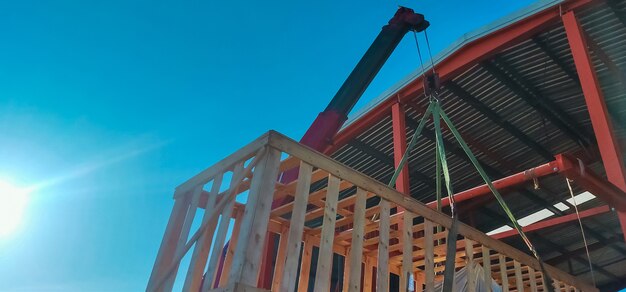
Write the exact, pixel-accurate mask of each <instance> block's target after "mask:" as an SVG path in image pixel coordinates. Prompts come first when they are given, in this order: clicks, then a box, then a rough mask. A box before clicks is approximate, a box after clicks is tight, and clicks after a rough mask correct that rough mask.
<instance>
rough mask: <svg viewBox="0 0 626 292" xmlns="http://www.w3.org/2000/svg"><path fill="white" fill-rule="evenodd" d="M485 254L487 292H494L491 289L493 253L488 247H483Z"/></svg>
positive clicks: (484, 267)
mask: <svg viewBox="0 0 626 292" xmlns="http://www.w3.org/2000/svg"><path fill="white" fill-rule="evenodd" d="M482 252H483V272H484V274H483V277H484V278H485V289H486V290H487V292H491V291H492V287H491V253H490V252H489V248H487V247H486V246H484V245H483V246H482Z"/></svg>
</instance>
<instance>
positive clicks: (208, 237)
mask: <svg viewBox="0 0 626 292" xmlns="http://www.w3.org/2000/svg"><path fill="white" fill-rule="evenodd" d="M222 177H223V174H220V175H218V176H216V177H215V179H213V185H212V186H211V192H210V193H209V197H208V198H207V203H206V205H205V206H204V216H203V217H202V222H203V224H205V223H206V222H207V221H208V220H209V219H210V218H209V217H210V215H211V210H213V208H214V207H215V201H216V200H217V194H218V193H219V191H220V187H221V186H222ZM214 222H217V220H214ZM215 225H216V224H214V223H209V224H208V225H207V230H206V231H205V232H204V234H203V235H202V236H201V237H200V239H198V242H196V246H195V247H194V250H193V254H192V256H191V262H190V263H189V269H188V270H187V277H186V278H185V284H184V286H183V290H185V291H199V290H200V284H201V283H202V274H203V273H204V267H205V266H206V263H207V260H208V256H209V251H210V250H211V244H212V241H213V233H214V231H215Z"/></svg>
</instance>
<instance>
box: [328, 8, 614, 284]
mask: <svg viewBox="0 0 626 292" xmlns="http://www.w3.org/2000/svg"><path fill="white" fill-rule="evenodd" d="M559 3H562V1H540V2H538V3H536V4H534V5H533V6H531V7H529V8H527V9H525V10H523V11H520V12H518V13H516V14H514V15H512V16H509V17H505V18H503V19H502V20H500V21H498V22H496V23H494V24H492V25H489V26H486V27H485V28H482V29H479V30H477V31H475V32H473V33H470V34H466V35H465V36H464V37H463V38H462V39H460V40H459V41H457V42H456V43H454V44H453V45H451V46H450V47H449V48H448V49H447V50H445V51H444V52H442V53H441V54H439V56H438V57H437V58H436V61H437V62H439V61H441V60H444V59H445V58H446V57H448V56H450V55H451V54H452V53H454V52H455V51H456V50H458V49H459V48H461V47H462V46H463V45H465V44H467V43H468V42H470V41H472V40H477V39H479V38H480V37H481V36H484V35H486V34H489V33H490V32H493V31H494V30H497V29H499V28H501V27H502V26H506V25H509V24H511V23H512V22H514V21H516V20H519V19H522V18H524V17H528V16H529V15H532V14H533V13H536V12H538V11H542V10H544V9H546V8H547V7H552V6H554V5H558V4H559ZM614 3H615V6H614V7H617V9H620V10H621V11H626V1H614ZM577 15H578V18H579V21H580V23H581V26H582V27H583V29H584V30H585V31H586V32H587V33H588V35H589V37H590V38H591V39H593V40H594V41H595V42H596V43H597V45H598V46H599V47H600V48H601V49H602V50H603V51H604V52H605V53H606V54H607V55H608V56H609V57H610V59H611V60H612V61H613V62H614V63H615V64H616V65H617V66H618V68H620V69H621V70H623V71H625V72H626V70H625V68H626V49H625V48H626V23H624V22H622V21H620V19H619V18H618V17H617V16H616V14H615V12H614V10H613V8H612V7H610V5H608V4H607V3H599V4H597V5H592V6H590V7H589V8H586V9H584V10H582V11H577ZM592 58H593V60H594V64H595V66H596V68H597V72H598V76H599V79H600V82H601V85H602V89H603V93H604V95H605V99H606V102H607V104H608V106H609V109H610V113H611V114H612V116H613V117H614V118H615V119H616V121H626V119H625V117H626V90H625V89H624V88H626V87H625V86H626V85H624V84H620V83H619V80H618V79H616V78H615V76H614V74H613V72H611V71H610V70H609V68H608V66H607V65H606V64H604V62H603V61H602V60H601V58H599V57H598V53H597V52H592ZM420 73H421V72H419V71H416V72H414V73H413V74H411V75H409V76H407V77H406V78H405V79H403V80H402V81H400V82H399V83H398V84H396V85H395V86H394V87H392V88H390V89H389V90H387V91H385V92H384V93H383V94H381V95H380V96H379V98H377V99H375V100H373V101H372V102H371V103H370V104H369V105H368V106H366V107H365V108H364V109H362V110H361V111H360V112H358V113H357V114H355V115H354V116H353V117H352V118H351V119H350V120H349V122H348V123H347V124H346V125H349V124H350V123H352V122H354V121H355V120H356V119H358V118H359V117H362V116H363V115H366V114H367V113H368V111H369V110H371V109H372V108H373V107H374V106H376V105H377V104H378V103H380V102H382V101H384V100H386V99H387V98H388V97H389V96H391V95H392V94H393V93H395V92H397V91H398V90H399V89H400V88H402V87H403V86H404V85H406V84H408V83H409V82H410V81H412V80H414V79H416V78H417V76H419V75H420ZM452 82H453V83H454V84H455V86H453V85H452V84H451V83H447V84H446V83H444V86H443V90H442V92H441V95H440V96H441V97H442V98H443V100H444V105H443V106H444V109H445V111H446V113H447V114H448V115H449V116H450V118H451V119H452V121H453V122H454V123H455V124H456V126H457V127H458V128H459V131H460V132H461V133H463V135H464V137H465V138H466V139H467V140H468V141H469V144H470V147H471V148H472V150H473V151H474V153H475V154H476V156H477V157H478V159H479V160H480V161H481V163H482V164H483V165H484V166H485V168H486V169H487V171H488V172H489V174H490V175H491V176H492V178H494V179H497V178H500V177H503V176H506V175H510V174H513V173H515V172H518V171H522V170H525V169H528V168H530V167H534V166H537V165H540V164H542V163H545V162H547V161H548V160H551V157H550V154H558V153H593V151H594V150H593V146H584V145H585V141H581V139H578V138H577V136H578V137H582V139H583V140H586V139H588V140H589V142H591V144H593V143H595V141H594V140H595V138H594V137H593V129H592V127H591V122H590V119H589V115H588V113H587V108H586V105H585V100H584V97H583V95H582V92H581V89H580V85H579V82H578V78H577V75H576V68H575V65H574V61H573V59H572V55H571V52H570V50H569V45H568V42H567V39H566V36H565V31H564V28H563V26H562V24H560V23H555V24H554V26H553V27H551V28H550V29H548V30H545V31H543V32H541V33H539V34H538V35H535V36H532V37H531V38H529V39H527V40H524V41H522V42H521V43H519V44H517V45H515V46H514V47H511V48H508V49H506V50H504V51H501V52H499V53H498V54H496V56H495V57H494V58H492V59H491V60H488V61H485V62H482V63H480V64H474V66H473V67H471V68H470V69H468V70H467V71H466V72H464V73H462V74H460V75H458V76H456V77H455V78H453V79H452ZM459 88H460V89H461V90H462V91H463V92H465V93H467V94H468V95H469V96H470V97H469V99H468V98H461V97H460V95H459V92H458V90H459ZM468 100H474V101H477V102H479V103H480V104H482V105H484V107H482V108H479V107H477V106H476V105H475V104H476V103H475V102H473V103H470V102H468ZM533 103H535V104H533ZM427 104H428V100H427V98H425V97H424V96H418V97H417V98H416V99H414V100H413V101H411V102H410V103H409V104H406V105H405V106H406V119H407V136H408V138H410V137H411V136H412V134H413V130H414V129H415V128H416V125H417V123H418V122H419V119H420V118H421V116H422V112H423V109H424V108H425V107H426V106H427ZM472 104H474V105H472ZM537 104H539V105H537ZM546 106H548V107H550V106H551V107H553V108H554V109H556V110H557V111H559V112H560V113H561V114H562V115H563V116H566V117H565V118H562V119H559V120H560V121H563V120H566V122H565V124H566V125H567V126H568V128H570V129H573V131H572V132H570V133H567V132H566V131H564V129H563V128H562V125H561V126H560V125H558V124H555V123H556V122H558V121H557V120H556V119H555V118H554V116H550V113H553V112H552V111H546V110H545V109H546ZM485 108H487V111H489V112H490V113H489V114H486V112H485V111H486V110H485ZM542 110H543V112H542ZM546 112H547V114H546ZM489 115H491V117H490V116H489ZM494 117H495V118H494ZM498 117H499V118H500V119H501V120H498V119H497V118H498ZM559 117H561V116H559ZM503 123H506V124H507V126H503ZM391 124H392V122H391V117H390V116H386V117H384V118H383V119H381V120H380V121H378V122H377V123H376V124H374V125H373V126H371V127H369V128H368V129H367V130H365V131H363V132H362V133H360V134H359V135H357V136H356V138H354V139H353V140H351V141H350V142H348V143H347V144H346V145H344V146H342V147H341V148H339V149H338V150H337V151H335V152H334V153H333V154H332V156H333V157H334V158H335V159H337V160H339V161H341V162H343V163H345V164H347V165H349V166H351V167H353V168H355V169H357V170H358V171H361V172H363V173H365V174H367V175H369V176H371V177H372V178H375V179H377V180H380V181H381V182H383V183H387V182H388V181H389V179H390V178H391V175H392V174H393V171H394V167H393V137H392V125H391ZM615 128H616V129H615V132H616V134H617V135H618V137H619V138H620V139H622V140H626V129H625V128H626V124H622V125H620V124H619V122H618V123H616V127H615ZM511 129H512V130H511ZM514 131H519V132H518V134H519V133H521V135H522V136H523V137H522V138H520V136H519V135H516V133H514ZM432 133H433V128H432V124H431V123H429V124H427V127H426V128H425V132H424V133H423V136H422V137H421V138H420V140H419V142H418V144H417V146H416V147H415V148H414V149H413V151H412V152H411V153H410V158H409V172H410V177H411V179H410V181H411V186H410V190H411V195H412V196H413V197H415V198H417V199H419V200H421V201H423V202H430V201H433V200H434V199H435V194H434V173H435V169H434V168H435V166H434V144H433V142H432V140H433V134H432ZM444 138H445V140H446V141H447V144H446V150H447V152H448V159H449V160H448V163H449V167H450V172H451V177H452V180H453V188H454V190H455V191H462V190H465V189H469V188H471V187H473V186H476V185H479V184H481V183H482V181H481V179H480V177H479V176H478V174H477V173H476V171H475V170H474V169H473V167H471V165H470V164H469V163H468V161H467V158H466V157H465V155H463V153H462V152H461V150H460V149H459V147H458V146H457V145H458V144H456V142H455V140H454V137H452V135H451V134H450V133H449V132H447V131H444ZM529 141H530V142H529ZM533 145H534V146H533ZM622 146H623V145H622ZM538 150H540V151H541V152H544V151H545V152H544V154H543V155H542V154H541V153H540V151H538ZM546 153H547V154H549V155H546ZM585 158H586V159H588V160H591V161H592V163H591V164H590V167H591V168H592V169H594V170H595V171H596V172H598V173H603V168H602V165H601V163H600V162H599V158H598V157H597V156H594V155H588V157H585ZM540 186H541V188H540V189H539V190H535V189H533V188H532V186H526V187H525V188H518V189H515V190H512V191H509V192H507V193H506V194H505V199H506V201H507V202H508V203H509V205H510V207H511V208H512V210H513V212H514V213H515V215H516V217H517V218H521V217H523V216H526V215H529V214H531V213H533V212H536V211H538V210H540V209H543V208H546V207H547V206H548V207H549V206H552V205H553V204H555V203H557V202H559V201H563V200H565V199H567V198H569V192H568V191H567V188H566V185H565V181H564V179H563V178H562V177H560V176H554V177H548V178H545V179H542V180H541V181H540ZM581 191H582V190H581V189H577V192H581ZM600 204H603V203H602V202H600V201H598V200H597V199H596V200H593V201H591V202H588V203H585V204H583V205H582V206H581V209H586V208H590V207H593V206H597V205H600ZM463 205H465V204H461V205H460V212H463V211H464V209H463ZM572 211H573V210H571V209H570V210H566V211H565V212H563V213H571V212H572ZM461 216H462V217H463V220H464V221H465V222H473V223H474V224H475V226H477V227H478V228H479V229H481V230H483V231H485V232H488V231H491V230H492V229H495V228H497V227H499V226H501V225H503V224H505V223H506V220H505V219H504V216H503V213H502V211H501V210H500V207H499V206H498V205H497V204H496V203H495V202H490V203H487V204H485V205H484V206H479V207H478V209H477V210H475V211H472V212H467V211H466V213H465V214H463V213H461ZM583 223H584V225H585V231H586V232H587V236H588V242H589V244H590V245H592V244H594V243H597V242H601V243H600V244H596V245H595V246H596V247H598V246H600V247H599V248H596V249H594V251H593V252H592V261H593V263H594V264H595V265H596V267H595V268H594V270H595V274H596V280H597V284H598V285H599V286H604V287H612V286H611V285H623V286H626V244H624V241H623V235H622V234H621V229H620V226H619V222H618V221H617V216H616V215H615V213H613V212H611V213H606V214H603V215H598V216H594V217H591V218H585V219H584V220H583ZM615 238H618V239H619V240H615ZM531 240H533V241H534V242H535V244H536V245H537V248H538V249H539V251H540V253H541V254H542V256H543V257H544V259H545V260H546V261H547V262H549V263H553V264H555V265H556V266H557V267H559V268H561V269H563V270H565V271H568V272H570V273H572V274H575V275H580V276H581V277H584V278H587V279H591V276H590V273H589V268H588V265H587V264H586V257H585V254H584V253H581V252H580V248H581V247H582V238H581V235H580V228H579V227H578V223H577V222H570V223H568V224H566V225H561V226H559V227H557V228H549V229H544V230H540V231H537V232H533V233H532V235H531ZM506 241H507V242H508V243H510V244H512V245H514V246H516V247H518V248H519V249H521V250H525V247H524V245H523V243H522V242H521V241H520V240H519V239H518V238H509V239H506ZM572 251H574V255H571V256H568V257H567V258H569V260H567V259H566V260H561V259H562V258H564V256H563V254H565V255H568V254H569V253H571V252H572ZM551 260H553V261H555V262H550V261H551ZM570 262H571V263H570Z"/></svg>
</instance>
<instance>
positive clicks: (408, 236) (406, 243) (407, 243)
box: [400, 211, 414, 291]
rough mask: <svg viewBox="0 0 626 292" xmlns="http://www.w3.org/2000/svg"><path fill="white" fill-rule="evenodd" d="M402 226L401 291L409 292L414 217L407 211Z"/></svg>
mask: <svg viewBox="0 0 626 292" xmlns="http://www.w3.org/2000/svg"><path fill="white" fill-rule="evenodd" d="M402 217H403V219H404V221H403V224H402V240H401V241H400V242H401V243H402V274H401V275H400V291H408V289H409V287H408V286H409V281H410V279H411V275H412V274H413V267H412V263H413V256H412V254H413V217H414V215H413V214H412V213H411V212H407V211H405V212H404V214H403V216H402Z"/></svg>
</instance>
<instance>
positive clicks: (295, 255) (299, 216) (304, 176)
mask: <svg viewBox="0 0 626 292" xmlns="http://www.w3.org/2000/svg"><path fill="white" fill-rule="evenodd" d="M312 171H313V167H312V166H311V165H309V164H306V163H304V162H300V170H299V172H298V182H297V184H296V193H295V198H294V202H293V209H292V212H291V223H290V224H289V235H288V238H287V258H286V259H285V265H284V271H283V276H282V279H281V282H280V289H279V290H278V291H293V290H294V288H295V286H296V273H297V272H298V268H297V267H298V260H299V258H300V249H301V247H302V231H303V230H304V216H305V215H306V207H307V202H308V200H309V190H310V188H311V173H312Z"/></svg>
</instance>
